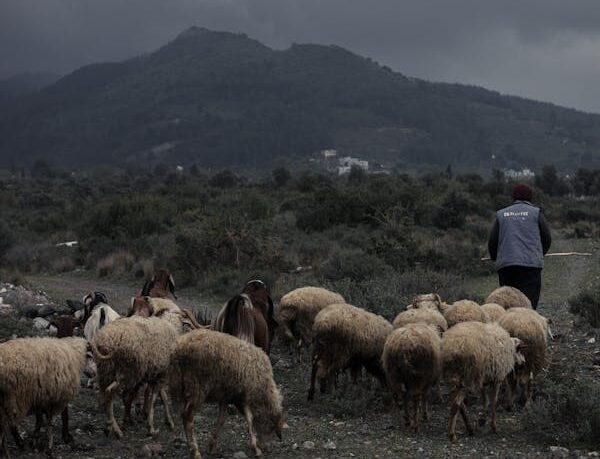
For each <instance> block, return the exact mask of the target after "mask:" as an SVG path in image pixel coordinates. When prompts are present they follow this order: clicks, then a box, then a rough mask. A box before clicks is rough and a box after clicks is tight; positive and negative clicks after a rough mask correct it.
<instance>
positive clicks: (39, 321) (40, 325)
mask: <svg viewBox="0 0 600 459" xmlns="http://www.w3.org/2000/svg"><path fill="white" fill-rule="evenodd" d="M48 325H50V322H48V321H47V320H46V319H43V318H41V317H36V318H35V319H33V328H34V329H35V330H45V329H47V328H48Z"/></svg>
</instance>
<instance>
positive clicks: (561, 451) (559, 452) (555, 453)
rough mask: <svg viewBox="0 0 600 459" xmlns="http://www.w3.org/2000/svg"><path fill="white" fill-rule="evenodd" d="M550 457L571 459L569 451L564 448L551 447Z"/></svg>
mask: <svg viewBox="0 0 600 459" xmlns="http://www.w3.org/2000/svg"><path fill="white" fill-rule="evenodd" d="M550 457H551V459H567V458H568V457H569V450H568V449H567V448H565V447H563V446H551V447H550Z"/></svg>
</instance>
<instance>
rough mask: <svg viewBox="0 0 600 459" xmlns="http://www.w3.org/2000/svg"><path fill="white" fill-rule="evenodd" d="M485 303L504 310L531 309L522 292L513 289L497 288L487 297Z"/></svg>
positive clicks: (527, 299) (529, 302)
mask: <svg viewBox="0 0 600 459" xmlns="http://www.w3.org/2000/svg"><path fill="white" fill-rule="evenodd" d="M485 302H486V303H496V304H499V305H500V306H502V307H503V308H504V309H510V308H529V309H532V308H531V301H530V300H529V298H527V297H526V296H525V294H524V293H523V292H521V291H520V290H519V289H516V288H514V287H508V286H504V287H499V288H497V289H496V290H494V291H493V292H492V293H490V294H489V295H488V297H487V298H486V299H485Z"/></svg>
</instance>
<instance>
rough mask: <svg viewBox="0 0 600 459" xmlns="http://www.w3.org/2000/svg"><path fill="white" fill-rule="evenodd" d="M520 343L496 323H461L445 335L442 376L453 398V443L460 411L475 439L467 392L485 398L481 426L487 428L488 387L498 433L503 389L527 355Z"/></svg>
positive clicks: (451, 420)
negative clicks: (511, 374) (467, 402)
mask: <svg viewBox="0 0 600 459" xmlns="http://www.w3.org/2000/svg"><path fill="white" fill-rule="evenodd" d="M520 343H521V342H520V340H519V339H518V338H511V337H510V335H509V334H508V332H507V331H506V330H504V329H503V328H502V327H500V326H499V325H498V324H496V323H487V324H484V323H481V322H473V321H471V322H461V323H459V324H457V325H455V326H454V327H451V328H449V329H448V331H447V332H446V333H444V336H443V337H442V343H441V350H442V351H441V352H442V354H441V356H442V374H443V378H444V381H446V383H447V384H448V385H449V386H450V389H451V394H452V395H451V397H452V408H451V411H450V419H449V421H448V435H449V436H450V440H452V441H456V417H457V415H458V412H459V411H460V414H461V416H462V418H463V421H464V423H465V426H466V428H467V432H468V433H469V435H473V427H472V426H471V424H470V423H469V419H468V417H467V412H466V407H465V404H464V399H465V396H466V392H467V391H473V392H476V393H479V392H481V393H482V395H484V396H483V403H484V408H485V410H484V413H483V417H482V418H481V419H480V424H485V416H486V414H485V411H486V410H487V397H486V396H485V385H489V386H491V387H490V394H491V396H492V397H491V404H490V405H491V406H490V408H491V428H492V431H494V432H495V431H496V405H497V402H498V393H499V391H500V386H501V384H502V382H503V381H504V380H505V379H506V377H507V376H508V375H509V373H510V372H511V371H513V369H514V367H515V365H519V364H522V363H523V361H524V358H523V355H522V354H521V353H520V352H519V351H518V347H519V345H520Z"/></svg>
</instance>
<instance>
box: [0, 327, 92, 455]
mask: <svg viewBox="0 0 600 459" xmlns="http://www.w3.org/2000/svg"><path fill="white" fill-rule="evenodd" d="M86 348H87V344H86V342H85V340H84V339H82V338H60V339H59V338H17V339H13V340H9V341H7V342H5V343H3V344H2V345H0V394H1V396H0V424H1V428H0V439H1V442H2V448H3V452H4V454H5V456H6V457H9V454H8V445H7V441H8V439H7V438H6V435H7V432H9V431H11V432H12V433H13V436H14V437H15V440H17V442H18V443H19V442H20V436H19V434H18V431H17V426H18V425H19V423H20V422H21V421H22V420H23V419H24V418H25V416H27V414H28V413H35V414H36V419H37V421H36V434H37V432H38V431H39V428H40V424H41V422H40V421H41V415H42V414H44V415H45V416H46V420H47V424H46V435H47V450H48V452H51V451H52V448H53V445H54V435H53V430H52V421H53V418H54V416H56V415H57V414H58V413H63V416H64V413H66V408H67V405H68V403H69V402H70V401H71V400H73V398H75V396H76V395H77V393H78V392H79V386H80V378H81V373H82V372H83V368H84V366H85V360H86ZM66 425H68V419H67V424H65V420H64V418H63V439H64V440H65V441H68V440H69V437H70V436H69V433H68V430H67V429H66V428H65V427H66Z"/></svg>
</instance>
